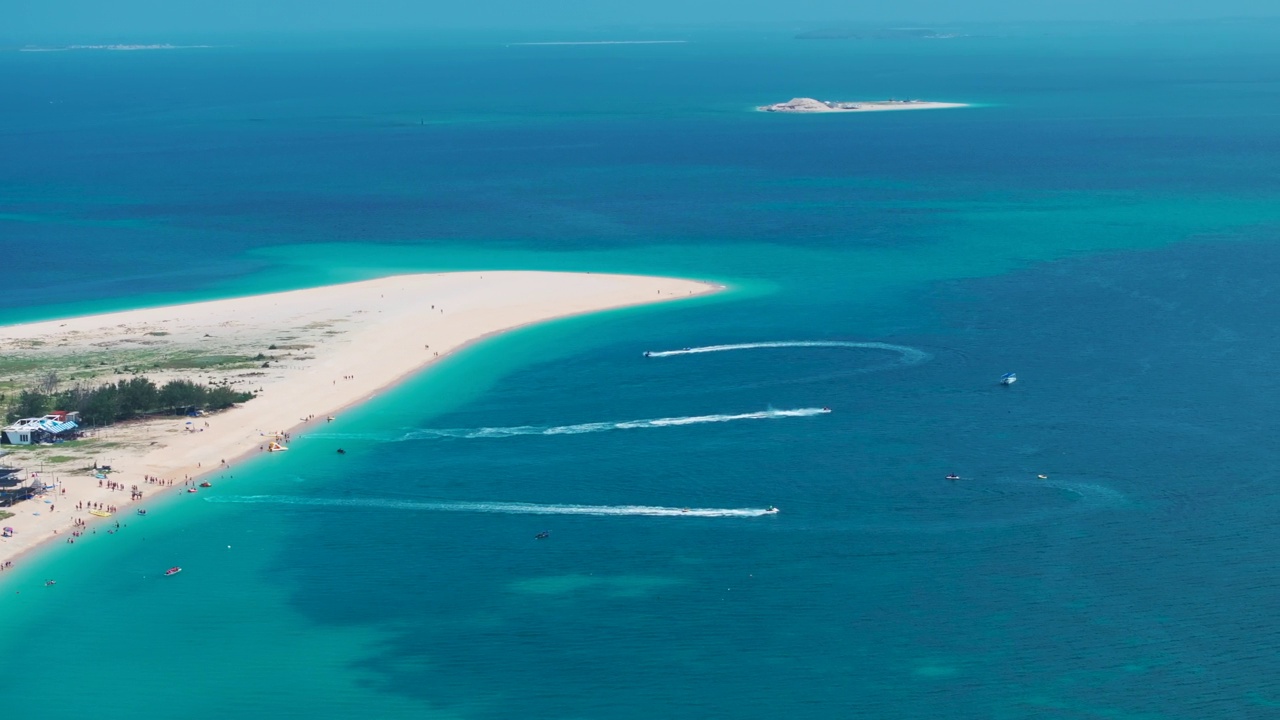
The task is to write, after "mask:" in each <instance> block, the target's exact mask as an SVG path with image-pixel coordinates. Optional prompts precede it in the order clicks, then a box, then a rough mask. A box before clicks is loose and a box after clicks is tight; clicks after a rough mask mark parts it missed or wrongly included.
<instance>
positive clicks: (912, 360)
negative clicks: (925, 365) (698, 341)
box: [645, 340, 931, 365]
mask: <svg viewBox="0 0 1280 720" xmlns="http://www.w3.org/2000/svg"><path fill="white" fill-rule="evenodd" d="M766 348H853V349H858V350H887V351H889V352H895V353H898V355H899V356H900V358H901V363H902V364H903V365H919V364H920V363H922V362H926V361H928V360H929V358H930V357H931V356H930V355H929V353H927V352H925V351H923V350H918V349H916V348H913V347H909V346H907V345H894V344H892V343H882V342H846V341H843V340H796V341H787V342H783V341H779V342H758V343H738V344H734V345H705V346H703V347H692V348H683V349H681V350H659V351H657V352H648V353H645V356H646V357H651V358H664V357H673V356H675V355H697V354H700V353H712V352H730V351H733V350H761V349H766Z"/></svg>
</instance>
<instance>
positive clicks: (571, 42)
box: [507, 40, 689, 47]
mask: <svg viewBox="0 0 1280 720" xmlns="http://www.w3.org/2000/svg"><path fill="white" fill-rule="evenodd" d="M687 42H689V41H688V40H553V41H547V42H515V43H507V47H514V46H516V45H681V44H683V43H687Z"/></svg>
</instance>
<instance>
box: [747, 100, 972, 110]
mask: <svg viewBox="0 0 1280 720" xmlns="http://www.w3.org/2000/svg"><path fill="white" fill-rule="evenodd" d="M962 107H969V105H968V104H967V103H951V102H931V101H926V100H840V101H824V100H815V99H813V98H792V99H790V100H788V101H786V102H780V103H774V104H772V105H761V106H760V107H758V108H756V109H757V110H759V111H760V112H777V113H841V112H880V111H884V110H943V109H946V108H962Z"/></svg>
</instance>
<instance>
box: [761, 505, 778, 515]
mask: <svg viewBox="0 0 1280 720" xmlns="http://www.w3.org/2000/svg"><path fill="white" fill-rule="evenodd" d="M764 514H765V515H777V514H778V508H776V507H774V506H772V505H770V506H769V507H767V508H765V509H764Z"/></svg>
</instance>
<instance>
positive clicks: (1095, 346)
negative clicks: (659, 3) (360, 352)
mask: <svg viewBox="0 0 1280 720" xmlns="http://www.w3.org/2000/svg"><path fill="white" fill-rule="evenodd" d="M804 29H808V28H795V29H780V30H776V31H763V30H740V31H734V32H729V31H717V32H711V31H703V30H689V31H680V32H676V33H672V31H653V32H652V33H648V34H644V35H640V34H635V33H632V34H626V33H613V34H608V35H607V37H623V38H624V39H625V38H647V37H651V36H652V35H654V34H660V35H663V36H670V35H671V34H675V35H677V36H679V37H682V38H687V39H689V40H690V42H689V43H687V44H678V45H626V46H624V45H611V46H519V45H510V44H509V43H511V42H513V41H521V40H560V39H600V37H598V36H588V35H582V34H578V35H566V36H554V37H542V36H529V37H514V36H505V35H492V36H481V35H467V36H448V37H446V36H440V37H427V38H382V39H366V40H351V39H343V40H341V41H338V40H334V41H321V40H319V39H316V40H313V41H309V42H301V41H298V40H290V41H284V40H281V41H274V40H271V39H269V38H261V37H259V38H247V39H245V38H239V39H235V38H233V39H228V40H227V41H226V42H225V43H223V46H220V47H216V48H207V49H199V50H196V49H192V50H173V51H164V52H132V53H125V52H93V51H78V52H56V53H25V52H16V51H6V52H3V53H0V77H3V78H5V83H4V85H5V92H4V93H0V157H2V158H3V162H0V244H2V245H3V260H2V262H3V265H2V267H3V268H4V273H3V275H4V278H5V281H6V286H5V292H4V299H3V302H2V303H0V304H2V305H3V307H4V310H5V318H6V320H8V321H19V320H29V319H35V318H48V317H55V316H59V315H67V314H75V313H84V312H92V311H103V310H108V309H120V308H129V307H137V306H140V305H151V304H163V303H169V302H174V301H177V300H198V299H205V298H213V297H224V296H230V295H240V294H248V293H257V292H265V291H269V290H278V289H285V288H294V287H303V286H311V285H318V284H325V283H330V282H338V281H344V280H351V279H359V278H368V277H375V276H380V275H385V274H390V273H397V272H414V271H429V270H442V269H445V270H447V269H458V268H468V269H469V268H539V269H542V268H547V269H566V270H591V271H613V272H637V273H657V274H669V275H680V276H688V277H698V278H709V279H714V280H717V281H721V282H724V283H727V284H728V285H730V286H731V288H732V290H731V291H730V292H728V293H725V294H722V295H719V296H716V297H712V298H707V299H700V300H695V301H691V302H687V303H683V304H678V305H668V306H663V307H654V308H640V309H632V310H627V311H621V312H612V313H605V314H600V315H595V316H590V317H583V318H575V319H571V320H565V321H560V322H554V323H549V324H546V325H543V326H539V327H533V328H528V329H524V330H521V331H518V332H514V333H511V334H509V335H505V336H501V337H498V338H495V339H492V340H490V341H487V342H485V343H482V344H480V345H477V346H475V347H473V348H470V349H468V350H466V351H465V352H462V353H459V354H458V355H456V356H454V357H450V358H448V359H447V360H446V361H444V362H442V363H441V364H440V365H439V366H438V367H437V368H435V369H432V370H431V371H429V372H426V373H423V374H422V375H421V376H419V377H417V378H415V379H413V380H412V381H410V382H408V383H407V384H405V385H404V386H402V387H400V388H398V389H396V390H395V391H394V392H390V393H387V394H384V395H382V396H380V397H378V398H376V399H375V400H373V401H372V402H370V403H369V404H367V405H365V406H363V407H362V408H360V409H359V410H357V411H353V412H349V413H346V414H344V415H343V416H342V417H341V418H340V419H339V420H338V421H337V422H335V423H333V424H331V425H328V426H326V427H324V428H322V429H319V430H316V431H315V432H314V433H311V434H306V435H304V436H303V437H300V438H298V439H297V441H296V442H295V444H294V450H295V451H294V452H290V453H288V454H287V455H286V456H283V457H281V456H270V457H263V458H257V459H255V460H254V461H252V462H249V463H246V464H244V465H242V466H240V467H237V468H235V469H234V472H233V475H234V477H233V478H215V487H214V488H213V489H212V490H211V491H209V492H207V493H202V494H200V495H199V496H182V497H175V498H172V499H170V500H168V501H165V502H162V503H161V504H159V505H155V506H153V510H152V512H151V513H150V514H149V515H148V516H147V517H145V518H138V517H130V518H128V519H127V521H126V523H127V526H126V527H125V528H123V530H122V532H120V533H118V534H113V535H106V534H105V533H101V534H98V535H95V536H90V537H89V538H88V540H87V541H85V542H81V543H78V544H76V545H75V546H73V547H67V546H61V547H56V548H53V549H51V550H50V551H49V552H47V553H44V554H43V555H42V556H40V557H39V558H36V559H34V560H30V561H27V562H26V563H25V564H23V565H21V566H20V567H19V568H18V569H16V570H15V571H13V572H10V573H6V574H5V575H4V576H3V577H0V609H2V610H3V612H0V647H3V648H4V660H5V665H6V668H5V672H4V673H2V674H0V694H2V695H3V697H4V707H5V709H6V714H7V715H8V716H11V717H16V718H35V717H42V718H84V717H91V716H93V715H101V714H104V713H105V714H108V715H110V716H111V717H113V718H189V719H191V720H206V719H214V718H225V717H228V716H235V717H237V718H243V719H244V720H250V719H253V718H280V717H305V718H315V719H318V720H320V719H329V718H353V717H368V718H410V717H412V718H459V719H465V720H472V719H474V720H480V719H506V718H515V717H530V718H565V719H580V718H581V719H585V718H618V719H627V718H649V717H653V716H655V715H659V716H662V717H666V718H773V717H779V716H787V717H796V718H845V717H858V718H864V717H865V718H921V719H923V718H931V719H932V718H1046V717H1052V718H1144V719H1145V718H1188V719H1190V718H1263V717H1275V716H1277V715H1280V674H1277V672H1276V669H1275V668H1276V660H1277V655H1276V652H1277V651H1276V648H1277V647H1280V628H1278V627H1277V623H1276V617H1277V616H1280V592H1277V587H1280V575H1278V574H1277V570H1276V560H1275V558H1276V556H1277V551H1280V537H1278V536H1277V530H1276V527H1277V526H1276V521H1275V519H1276V517H1277V515H1278V514H1280V485H1277V481H1280V471H1277V468H1278V467H1280V447H1278V446H1277V444H1276V442H1275V437H1276V436H1277V432H1280V414H1277V413H1276V412H1275V409H1274V408H1275V401H1276V398H1277V392H1280V381H1277V379H1276V374H1275V372H1274V369H1275V367H1276V363H1277V361H1280V335H1278V334H1277V333H1276V332H1275V328H1276V326H1277V321H1278V320H1280V304H1278V303H1280V297H1278V296H1277V294H1276V292H1275V289H1274V278H1275V277H1276V276H1277V274H1278V273H1280V244H1278V243H1277V240H1280V172H1278V171H1277V168H1280V133H1277V131H1276V129H1277V128H1280V24H1277V23H1274V22H1272V23H1265V22H1243V21H1242V22H1232V23H1206V24H1201V25H1198V26H1189V25H1188V26H1180V25H1162V26H1126V27H1117V26H1074V27H1040V26H1027V27H1016V28H1015V27H992V28H981V29H978V30H975V32H974V36H973V37H967V38H957V39H954V40H948V41H887V40H885V41H796V40H792V39H790V37H791V35H793V34H794V32H796V31H799V30H804ZM174 41H175V42H176V41H177V40H174ZM797 95H812V96H817V97H822V98H826V99H851V100H852V99H874V98H885V97H899V98H903V97H920V98H926V99H936V100H950V101H961V102H971V103H975V104H976V106H975V107H972V108H967V109H963V110H948V111H934V112H903V113H875V114H865V115H840V116H820V117H788V116H774V115H764V114H760V113H754V112H752V111H751V108H752V107H753V106H754V105H758V104H763V103H767V102H776V101H780V100H785V99H788V98H790V97H793V96H797ZM762 342H792V343H796V344H795V345H790V346H786V347H756V348H745V349H728V350H722V351H718V352H700V353H687V354H677V355H671V356H666V357H651V358H645V357H643V356H642V353H643V352H644V351H646V350H654V351H657V350H672V349H680V348H686V347H689V348H699V347H706V346H715V345H725V344H727V345H735V344H753V343H762ZM804 343H811V344H804ZM812 343H817V344H812ZM868 344H870V345H868ZM1009 371H1015V372H1017V373H1018V375H1019V382H1018V383H1017V384H1016V385H1014V386H1012V387H1009V388H1002V387H999V386H998V385H997V384H996V380H997V379H998V378H999V376H1000V375H1001V374H1002V373H1005V372H1009ZM823 407H830V408H831V409H832V412H831V413H830V414H821V413H816V414H815V413H796V414H794V416H790V415H786V414H779V413H773V414H769V412H768V411H770V410H805V409H810V410H812V409H817V408H823ZM761 414H764V415H766V416H765V417H761ZM654 421H656V422H654ZM337 446H341V447H344V448H345V449H346V450H347V454H346V455H345V456H342V457H341V458H338V457H337V456H336V455H335V454H334V448H335V447H337ZM949 472H956V473H959V474H960V475H961V476H962V478H963V479H962V480H961V481H958V482H948V481H946V480H944V476H945V475H946V474H948V473H949ZM1039 475H1044V476H1046V478H1044V479H1041V478H1040V477H1038V476H1039ZM770 505H776V506H778V507H779V508H781V512H780V513H779V514H777V515H772V516H762V515H759V514H758V513H756V512H748V511H749V510H759V509H762V508H765V507H767V506H770ZM684 508H689V509H691V510H690V512H687V513H686V512H681V510H682V509H684ZM740 510H741V512H739V511H740ZM544 530H545V531H550V533H551V534H550V536H549V537H547V538H546V539H544V540H535V539H534V535H535V534H536V533H539V532H541V531H544ZM171 565H181V566H182V567H183V568H184V572H183V573H182V574H181V575H179V576H177V577H173V578H164V577H160V576H159V573H160V571H162V570H163V569H164V568H167V567H169V566H171ZM45 578H56V579H57V585H56V586H54V587H48V588H46V587H44V585H43V580H44V579H45Z"/></svg>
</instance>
